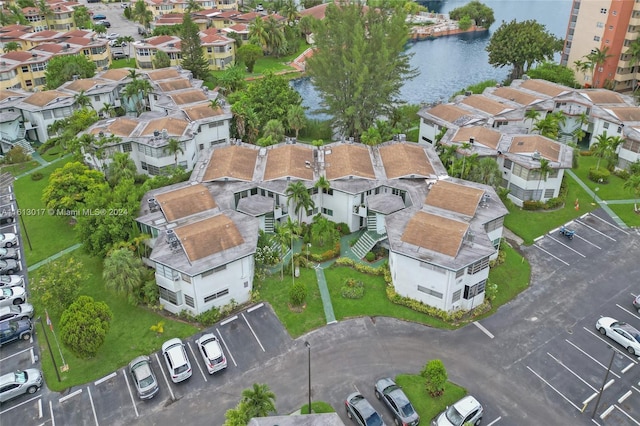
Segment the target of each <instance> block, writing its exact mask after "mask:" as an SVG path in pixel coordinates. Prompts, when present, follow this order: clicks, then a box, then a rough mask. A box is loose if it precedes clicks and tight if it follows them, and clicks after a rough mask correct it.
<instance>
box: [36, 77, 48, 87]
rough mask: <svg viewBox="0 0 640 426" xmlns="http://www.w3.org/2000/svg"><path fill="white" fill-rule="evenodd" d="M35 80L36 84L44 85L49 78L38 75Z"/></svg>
mask: <svg viewBox="0 0 640 426" xmlns="http://www.w3.org/2000/svg"><path fill="white" fill-rule="evenodd" d="M33 82H34V83H35V85H36V86H44V85H45V84H47V79H46V78H44V77H38V78H36V79H35V80H34V81H33Z"/></svg>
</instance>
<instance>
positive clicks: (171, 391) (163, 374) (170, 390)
mask: <svg viewBox="0 0 640 426" xmlns="http://www.w3.org/2000/svg"><path fill="white" fill-rule="evenodd" d="M155 355H156V360H157V361H158V367H160V371H162V377H164V381H165V382H166V383H167V387H168V388H169V393H170V394H171V399H172V400H174V401H175V400H176V396H175V395H174V394H173V389H171V385H170V384H169V380H167V375H166V374H165V373H164V368H162V363H161V362H160V357H158V354H157V353H156V354H155Z"/></svg>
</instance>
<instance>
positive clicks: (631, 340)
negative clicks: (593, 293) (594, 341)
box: [596, 317, 640, 355]
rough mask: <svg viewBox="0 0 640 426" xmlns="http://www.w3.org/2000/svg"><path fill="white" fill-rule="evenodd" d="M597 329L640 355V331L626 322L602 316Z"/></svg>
mask: <svg viewBox="0 0 640 426" xmlns="http://www.w3.org/2000/svg"><path fill="white" fill-rule="evenodd" d="M596 330H598V331H599V332H600V334H603V335H605V336H607V337H608V338H610V339H612V340H615V341H616V342H618V343H620V344H621V345H622V346H624V348H625V349H626V350H627V352H629V353H630V354H631V355H640V331H638V330H637V329H635V328H634V327H632V326H630V325H629V324H627V323H626V322H621V321H616V320H615V319H613V318H610V317H602V318H600V319H599V320H598V322H596Z"/></svg>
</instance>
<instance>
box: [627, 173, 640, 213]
mask: <svg viewBox="0 0 640 426" xmlns="http://www.w3.org/2000/svg"><path fill="white" fill-rule="evenodd" d="M624 188H625V189H628V190H630V191H631V192H632V193H633V195H634V196H635V198H636V202H635V203H633V210H634V211H635V212H638V211H640V210H639V209H638V198H640V174H634V175H631V176H630V177H629V179H627V180H626V181H625V182H624Z"/></svg>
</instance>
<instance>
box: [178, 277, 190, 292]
mask: <svg viewBox="0 0 640 426" xmlns="http://www.w3.org/2000/svg"><path fill="white" fill-rule="evenodd" d="M180 277H181V278H182V281H184V282H188V283H190V282H191V277H190V276H189V275H187V274H183V273H180ZM185 297H187V296H185Z"/></svg>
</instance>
